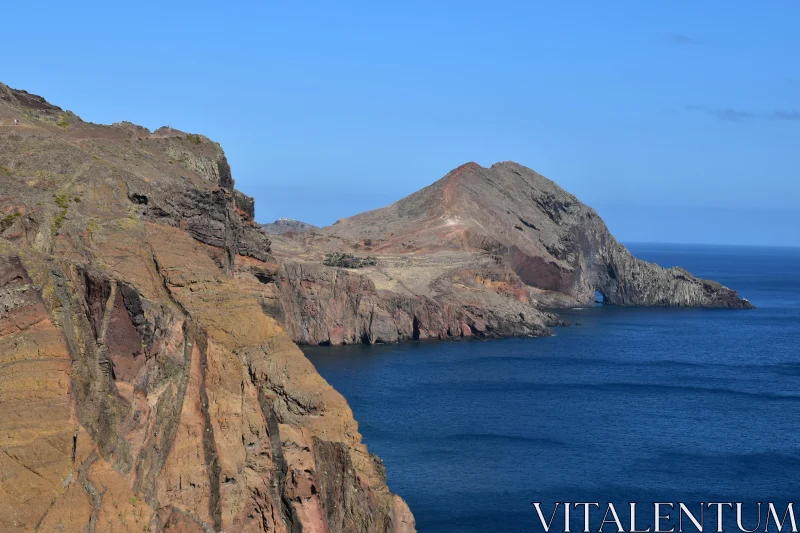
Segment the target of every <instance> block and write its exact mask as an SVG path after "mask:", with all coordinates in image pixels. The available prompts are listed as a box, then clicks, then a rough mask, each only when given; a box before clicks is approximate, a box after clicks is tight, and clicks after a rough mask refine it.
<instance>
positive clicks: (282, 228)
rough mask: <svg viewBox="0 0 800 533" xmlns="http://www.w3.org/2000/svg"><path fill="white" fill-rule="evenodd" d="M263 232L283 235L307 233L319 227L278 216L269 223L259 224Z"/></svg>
mask: <svg viewBox="0 0 800 533" xmlns="http://www.w3.org/2000/svg"><path fill="white" fill-rule="evenodd" d="M261 227H262V228H263V229H264V231H265V232H267V233H269V234H270V235H283V234H284V233H289V232H292V233H307V232H309V231H313V230H316V229H319V228H318V227H317V226H313V225H311V224H306V223H305V222H301V221H299V220H294V219H293V218H279V219H278V220H276V221H275V222H270V223H269V224H261Z"/></svg>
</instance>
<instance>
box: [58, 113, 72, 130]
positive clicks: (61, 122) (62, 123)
mask: <svg viewBox="0 0 800 533" xmlns="http://www.w3.org/2000/svg"><path fill="white" fill-rule="evenodd" d="M56 126H58V127H59V128H64V129H67V128H68V127H69V122H68V121H67V117H66V116H65V115H59V116H58V120H56Z"/></svg>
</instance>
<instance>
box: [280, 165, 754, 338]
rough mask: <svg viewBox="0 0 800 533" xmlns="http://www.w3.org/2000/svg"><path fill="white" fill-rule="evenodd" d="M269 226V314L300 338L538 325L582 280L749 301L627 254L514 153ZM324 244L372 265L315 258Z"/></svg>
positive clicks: (584, 286) (581, 294) (442, 334)
mask: <svg viewBox="0 0 800 533" xmlns="http://www.w3.org/2000/svg"><path fill="white" fill-rule="evenodd" d="M273 240H274V246H273V249H274V252H275V255H276V257H278V258H279V259H281V260H282V261H284V264H285V266H284V268H283V270H281V272H280V274H279V276H278V283H277V284H276V286H277V288H279V289H280V301H281V304H282V310H283V313H284V314H283V321H284V322H285V324H286V327H287V331H288V332H289V333H290V335H292V337H293V338H294V339H295V340H296V341H297V342H303V343H317V342H322V343H327V342H331V343H339V342H342V343H350V342H359V339H361V340H363V341H365V342H375V341H385V342H388V341H395V340H404V339H407V338H413V337H414V336H415V334H414V333H413V332H415V331H416V332H418V335H419V338H424V337H434V338H447V337H454V336H465V335H471V334H478V335H481V336H502V335H545V334H549V333H550V329H549V327H548V326H550V325H552V324H556V323H558V322H559V321H558V319H557V317H555V316H554V315H552V314H550V313H547V312H546V311H544V310H545V309H548V308H558V307H572V306H584V305H591V304H593V303H594V301H595V297H596V294H595V291H597V292H600V293H601V294H602V295H603V300H604V303H606V304H612V305H639V306H695V307H724V308H741V309H743V308H750V307H752V305H751V304H750V303H749V302H748V301H747V300H743V299H741V298H739V296H738V295H737V294H736V292H735V291H733V290H731V289H728V288H727V287H723V286H722V285H720V284H719V283H716V282H714V281H708V280H702V279H698V278H696V277H694V276H692V275H691V274H690V273H688V272H687V271H685V270H683V269H682V268H679V267H672V268H669V269H664V268H662V267H660V266H658V265H655V264H652V263H648V262H645V261H641V260H639V259H636V258H635V257H633V256H632V255H631V253H630V252H629V251H628V250H627V249H626V248H625V247H624V246H622V245H621V244H620V243H618V242H617V241H616V239H614V237H613V236H612V235H611V234H610V233H609V231H608V228H607V227H606V225H605V224H604V223H603V221H602V219H601V218H600V217H599V216H598V215H597V213H596V212H595V211H594V210H593V209H591V208H589V207H587V206H585V205H584V204H582V203H581V202H579V201H578V199H577V198H575V197H574V196H572V195H571V194H569V193H567V192H566V191H564V190H563V189H561V188H560V187H559V186H558V185H556V184H555V183H554V182H552V181H550V180H548V179H547V178H545V177H543V176H541V175H539V174H537V173H536V172H534V171H532V170H530V169H528V168H525V167H523V166H521V165H518V164H516V163H498V164H496V165H493V166H492V167H491V168H483V167H481V166H479V165H477V164H475V163H468V164H466V165H463V166H461V167H459V168H457V169H455V170H453V171H452V172H450V173H449V174H448V175H447V176H445V177H444V178H442V179H441V180H439V181H437V182H435V183H434V184H432V185H430V186H429V187H426V188H425V189H423V190H421V191H419V192H417V193H414V194H412V195H411V196H408V197H407V198H404V199H402V200H400V201H398V202H396V203H394V204H392V205H390V206H388V207H385V208H383V209H378V210H375V211H370V212H367V213H362V214H360V215H356V216H354V217H351V218H346V219H343V220H340V221H338V222H337V223H336V224H334V225H333V226H329V227H327V228H322V229H320V230H316V231H314V232H311V233H307V234H300V235H298V234H286V235H275V236H273ZM334 252H337V253H342V252H347V253H352V254H357V255H362V256H363V255H370V256H374V257H375V265H374V266H371V265H370V266H367V267H366V268H361V269H358V270H355V269H349V270H345V269H341V268H340V269H331V268H329V267H326V268H320V267H318V266H317V265H319V263H321V262H322V258H323V256H324V255H325V254H326V253H334ZM298 261H300V262H301V263H297V262H298Z"/></svg>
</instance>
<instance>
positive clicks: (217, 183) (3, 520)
mask: <svg viewBox="0 0 800 533" xmlns="http://www.w3.org/2000/svg"><path fill="white" fill-rule="evenodd" d="M15 118H17V119H20V120H21V122H22V124H21V125H20V126H12V125H11V124H12V121H13V119H15ZM252 214H253V207H252V202H250V201H249V200H248V199H247V197H245V196H244V195H242V194H241V193H239V192H238V191H236V190H235V189H234V188H233V179H232V177H231V175H230V169H229V168H228V165H227V161H226V160H225V159H224V155H223V154H222V151H221V150H220V149H219V147H218V146H217V145H216V144H214V143H211V141H208V140H207V139H205V138H204V137H200V136H195V135H188V134H185V133H182V132H178V131H177V130H173V129H169V128H162V129H161V130H157V131H156V132H153V133H150V132H149V131H147V130H145V129H143V128H139V127H136V126H133V125H131V124H125V123H123V124H118V125H114V126H97V125H94V124H88V123H85V122H82V121H81V120H80V119H79V118H77V117H76V116H75V115H74V114H71V113H68V112H64V111H62V110H61V109H59V108H57V107H55V106H52V105H50V104H47V103H46V102H44V100H42V99H40V98H38V97H35V96H32V95H28V94H27V93H24V92H21V91H15V90H13V89H9V88H7V87H5V86H3V85H0V220H1V221H2V223H1V224H0V409H2V412H3V417H0V530H1V531H8V532H28V531H43V532H64V531H67V532H69V531H74V532H87V531H88V532H92V533H95V532H97V533H99V532H106V531H114V532H117V531H136V532H140V531H151V532H156V531H182V532H198V533H200V532H203V533H206V532H209V531H225V532H227V533H231V532H237V531H238V532H266V531H269V532H287V533H288V532H300V531H303V532H336V533H338V532H342V533H344V532H365V533H366V532H395V533H400V532H412V531H414V520H413V517H412V515H411V513H410V511H409V510H408V507H407V506H406V505H405V503H404V502H403V501H402V500H401V499H400V498H399V497H398V496H395V495H393V494H391V493H390V492H389V490H388V488H387V486H386V479H385V472H384V469H383V466H382V464H381V463H380V460H378V459H377V458H376V457H374V456H372V455H370V454H369V452H368V450H367V449H366V447H365V446H364V444H363V443H362V442H361V436H360V434H359V432H358V426H357V423H356V422H355V420H354V419H353V416H352V412H351V411H350V408H349V407H348V405H347V403H346V401H345V400H344V398H343V397H342V396H341V395H340V394H338V393H337V392H336V391H335V390H333V389H332V388H331V387H330V386H329V385H328V384H327V383H326V382H325V381H324V380H323V379H322V378H321V377H320V376H319V375H318V374H317V373H316V371H315V370H314V368H313V366H312V365H311V364H310V363H309V362H308V360H307V359H306V358H305V357H304V356H303V354H302V352H300V350H299V349H298V348H297V346H296V345H295V344H294V343H293V342H292V341H291V339H290V338H289V337H288V336H287V335H286V333H285V332H284V330H283V328H282V327H281V326H280V325H279V324H278V323H277V322H276V321H275V320H274V319H273V318H272V317H270V316H268V315H267V314H266V313H265V309H268V306H267V303H268V302H270V301H274V298H275V297H274V295H275V292H276V290H277V289H276V287H275V286H274V285H275V283H274V281H272V280H271V279H270V278H269V275H270V274H269V273H270V272H274V271H275V267H274V264H273V263H270V262H268V261H265V260H269V259H270V249H269V240H268V239H267V238H266V236H264V234H263V233H262V232H261V230H260V229H259V228H258V227H257V226H256V225H255V224H254V223H253V222H252Z"/></svg>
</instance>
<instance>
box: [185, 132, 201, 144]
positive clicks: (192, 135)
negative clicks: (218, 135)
mask: <svg viewBox="0 0 800 533" xmlns="http://www.w3.org/2000/svg"><path fill="white" fill-rule="evenodd" d="M186 138H187V139H189V140H190V141H192V142H193V143H194V144H203V138H202V137H200V136H199V135H197V134H196V133H190V134H189V135H187V136H186Z"/></svg>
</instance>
